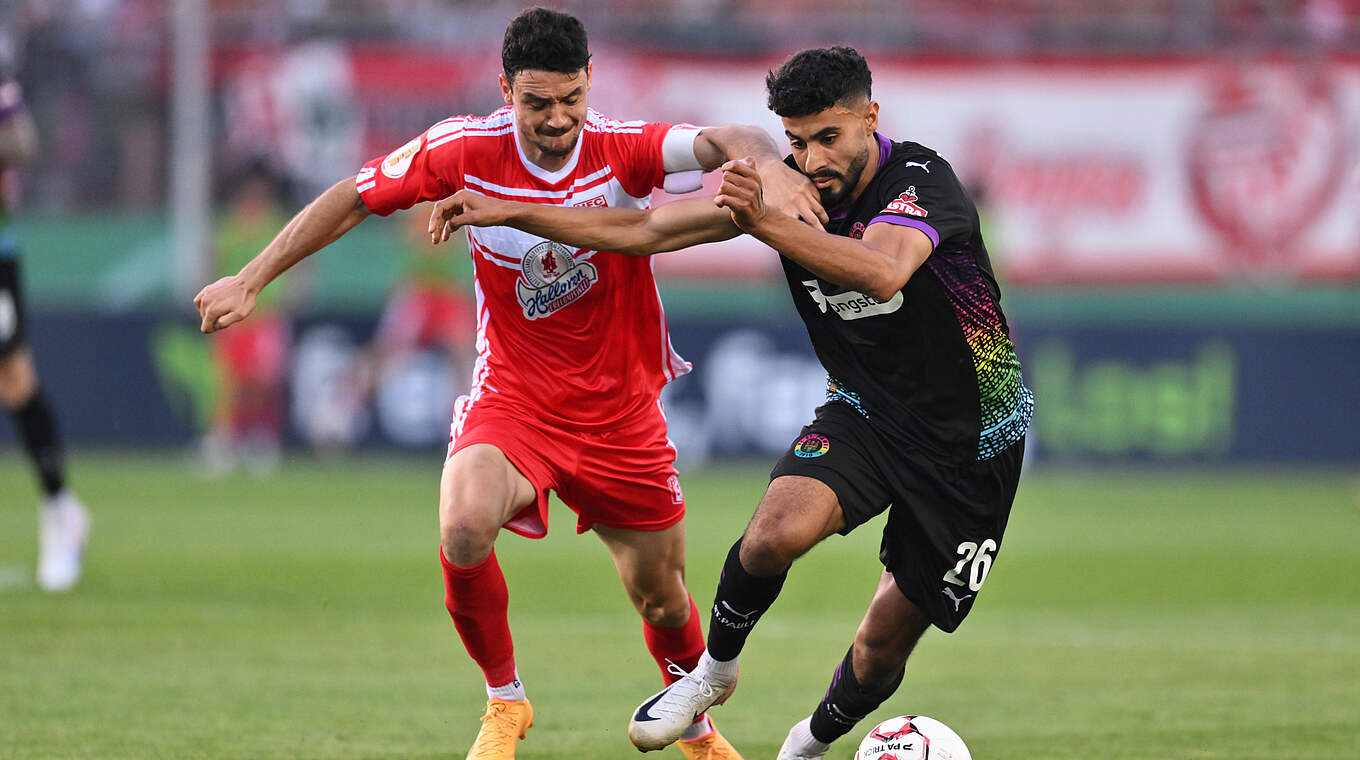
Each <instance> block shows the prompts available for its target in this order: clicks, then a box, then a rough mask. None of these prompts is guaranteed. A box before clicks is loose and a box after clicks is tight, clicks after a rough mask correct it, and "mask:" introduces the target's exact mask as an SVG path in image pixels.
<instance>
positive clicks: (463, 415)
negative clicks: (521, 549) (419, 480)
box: [440, 396, 563, 538]
mask: <svg viewBox="0 0 1360 760" xmlns="http://www.w3.org/2000/svg"><path fill="white" fill-rule="evenodd" d="M562 443H563V442H562V441H561V440H559V439H557V438H554V437H553V433H552V431H551V430H548V429H545V428H543V427H541V426H536V425H533V424H531V423H530V422H528V421H527V419H526V415H525V413H524V412H523V411H521V410H519V409H518V408H515V407H513V406H509V405H506V404H501V403H496V402H494V401H488V400H487V399H486V398H482V399H479V400H477V401H473V400H472V399H470V398H469V397H467V396H464V397H462V398H460V399H458V401H457V402H456V403H455V405H454V417H453V423H452V425H451V426H450V429H449V448H448V456H447V458H446V459H445V465H444V473H443V476H442V477H441V479H440V520H441V524H443V523H444V522H445V521H446V520H448V519H460V518H461V517H463V516H466V519H474V518H475V519H479V520H481V521H483V522H484V521H486V520H491V519H494V520H496V523H495V524H496V525H497V526H501V525H504V526H505V528H506V529H508V530H511V531H514V532H515V533H518V534H520V535H522V536H526V537H529V538H542V537H543V536H545V535H547V533H548V491H549V490H550V489H552V488H554V487H555V486H556V483H557V476H558V471H557V468H556V467H555V466H554V464H553V461H552V460H550V459H548V458H547V457H546V456H545V454H544V452H554V451H558V450H560V448H561V446H562ZM479 524H482V523H479Z"/></svg>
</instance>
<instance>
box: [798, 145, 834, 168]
mask: <svg viewBox="0 0 1360 760" xmlns="http://www.w3.org/2000/svg"><path fill="white" fill-rule="evenodd" d="M827 158H828V157H827V153H826V149H825V148H823V147H821V146H819V145H814V144H811V143H809V144H808V146H807V161H806V163H805V164H804V166H803V171H804V172H806V173H808V174H816V173H818V172H820V171H823V170H825V169H827V168H829V166H830V164H829V163H828V161H827Z"/></svg>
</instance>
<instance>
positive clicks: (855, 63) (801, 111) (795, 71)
mask: <svg viewBox="0 0 1360 760" xmlns="http://www.w3.org/2000/svg"><path fill="white" fill-rule="evenodd" d="M872 85H873V75H871V74H870V73H869V64H868V63H865V61H864V56H862V55H860V54H859V51H857V50H855V49H854V48H849V47H829V48H811V49H808V50H802V51H799V52H797V53H794V54H793V56H792V57H790V58H789V59H788V60H787V61H784V64H783V65H782V66H780V67H779V68H778V69H777V70H775V71H771V72H770V73H769V75H768V76H766V77H765V91H766V92H767V93H768V94H769V100H768V101H767V104H768V105H769V107H770V110H771V111H774V112H775V113H777V114H779V115H780V116H787V117H798V116H807V115H809V114H814V113H818V112H820V111H825V110H826V109H828V108H830V107H831V106H834V105H836V104H837V103H840V102H842V101H844V100H846V99H847V98H852V97H854V96H856V95H863V96H864V97H866V98H872V97H873V95H872V92H871V87H872Z"/></svg>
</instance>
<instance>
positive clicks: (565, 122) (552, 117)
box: [546, 104, 571, 130]
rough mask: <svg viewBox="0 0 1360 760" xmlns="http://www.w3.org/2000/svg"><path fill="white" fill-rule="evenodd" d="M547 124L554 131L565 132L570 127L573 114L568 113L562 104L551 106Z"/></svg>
mask: <svg viewBox="0 0 1360 760" xmlns="http://www.w3.org/2000/svg"><path fill="white" fill-rule="evenodd" d="M546 124H547V125H548V128H549V129H553V130H564V129H566V128H568V127H570V126H571V114H570V113H568V112H567V107H566V106H564V105H560V104H558V105H554V106H551V107H550V108H549V109H548V121H547V122H546Z"/></svg>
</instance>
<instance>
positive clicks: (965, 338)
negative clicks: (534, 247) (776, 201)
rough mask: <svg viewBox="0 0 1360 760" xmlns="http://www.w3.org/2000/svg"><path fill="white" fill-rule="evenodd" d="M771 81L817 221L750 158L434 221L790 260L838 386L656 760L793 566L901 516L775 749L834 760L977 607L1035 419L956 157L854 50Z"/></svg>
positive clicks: (773, 502) (715, 620)
mask: <svg viewBox="0 0 1360 760" xmlns="http://www.w3.org/2000/svg"><path fill="white" fill-rule="evenodd" d="M766 84H767V87H768V91H769V104H770V107H771V108H772V109H773V110H774V111H775V112H776V113H778V114H779V116H780V117H781V118H782V121H783V124H784V128H785V134H786V136H787V137H788V140H789V143H790V145H791V147H792V155H791V156H790V158H789V161H790V163H791V164H792V165H793V166H795V167H796V168H798V169H799V170H801V171H802V172H803V173H805V174H806V175H807V176H809V177H810V178H811V179H812V180H813V182H814V183H815V184H816V185H817V187H818V190H819V192H820V193H821V202H822V205H823V206H824V208H825V210H826V213H827V214H828V216H829V220H828V221H827V222H826V224H825V226H824V227H823V226H822V225H821V224H819V223H818V221H817V220H812V219H809V220H797V219H794V218H791V217H789V216H786V215H784V214H781V213H779V212H777V211H775V210H772V209H769V208H766V207H765V206H764V205H763V203H762V199H761V186H760V181H759V178H758V176H757V175H756V173H755V172H754V171H753V170H752V169H751V167H750V166H748V165H747V164H745V163H743V162H729V163H728V164H727V165H725V166H724V179H723V186H722V188H721V190H720V191H719V194H718V195H717V196H716V197H715V198H713V199H696V200H687V201H677V202H674V203H670V204H666V205H663V206H660V207H658V208H656V209H653V210H651V211H625V210H617V209H596V210H585V209H582V210H576V209H562V208H551V207H545V206H537V205H535V206H529V205H519V204H507V203H503V202H500V201H494V200H491V199H487V198H483V197H480V196H469V195H461V194H460V195H459V196H455V197H453V198H451V199H448V200H446V201H443V202H441V203H440V204H439V205H438V206H437V208H436V210H435V215H434V217H432V219H431V225H430V229H431V232H432V233H433V234H434V235H436V236H437V237H438V236H442V235H446V234H447V232H448V229H449V228H450V227H451V226H455V225H462V224H476V225H487V224H508V225H510V226H515V227H521V228H523V229H526V230H528V231H530V232H533V233H535V234H541V235H548V236H551V237H552V238H553V239H555V240H561V241H562V242H565V243H570V244H575V245H582V246H588V247H592V248H601V247H603V248H607V249H609V250H617V251H624V252H630V251H635V252H648V253H650V252H655V251H658V250H671V249H675V248H681V247H684V246H687V245H693V244H695V243H700V242H707V241H712V240H718V239H724V238H728V237H732V236H734V235H736V234H737V233H738V231H739V230H740V231H745V232H747V233H749V234H751V235H753V236H754V237H756V238H758V239H760V240H761V241H763V242H765V243H766V244H768V245H769V246H770V247H772V248H774V249H775V250H776V251H778V252H779V253H780V255H781V261H782V263H783V267H784V273H785V276H786V277H787V279H788V284H789V288H790V290H791V291H792V294H793V300H794V303H795V304H796V306H797V308H798V313H799V316H801V317H802V319H803V321H804V323H805V324H806V326H807V330H808V334H809V336H810V337H811V339H812V345H813V349H814V350H815V351H816V353H817V356H818V358H819V359H820V360H821V362H822V364H823V366H824V367H825V368H826V370H827V373H828V380H827V392H826V403H825V404H823V405H822V406H821V407H819V408H818V409H817V410H816V416H815V418H814V419H813V421H812V422H811V424H809V425H807V426H806V427H805V428H804V429H803V431H802V433H801V434H800V435H799V437H798V438H797V440H795V441H794V442H793V444H792V445H791V446H790V448H789V450H788V451H787V452H786V453H785V454H784V456H783V457H782V458H781V459H780V460H779V462H778V463H777V464H776V465H775V467H774V470H773V472H772V473H771V481H770V485H769V488H768V490H767V491H766V493H765V496H764V498H763V499H762V500H761V502H760V505H759V507H758V508H757V509H756V512H755V515H754V516H753V517H752V519H751V521H750V524H749V525H748V526H747V528H746V531H745V533H744V534H743V535H742V537H741V538H740V539H739V540H738V541H737V542H736V544H735V545H733V547H732V549H731V551H730V552H729V553H728V556H727V560H726V562H725V564H724V566H723V571H722V576H721V580H720V581H719V583H718V589H717V593H716V596H715V599H714V604H713V609H712V613H711V618H710V626H709V633H708V651H707V652H706V653H705V654H704V656H703V658H702V659H701V661H700V663H699V666H698V667H697V668H696V669H695V670H694V671H693V672H692V673H690V674H688V675H687V676H686V677H685V678H682V679H681V680H679V681H676V682H675V683H674V684H672V685H671V686H669V687H668V688H667V689H665V690H663V691H661V692H659V693H658V694H656V695H653V696H652V697H651V698H650V699H648V700H647V701H645V702H643V703H642V705H640V706H639V707H638V709H637V710H636V712H635V713H634V715H633V717H632V720H631V721H630V724H629V738H630V739H632V741H633V743H634V744H636V745H637V746H638V747H639V748H640V749H644V750H648V749H659V748H661V747H664V746H666V745H667V744H669V743H670V742H672V741H674V739H675V738H676V737H677V736H678V735H679V732H680V731H681V730H683V729H684V727H685V726H686V725H688V724H689V721H690V719H691V717H692V716H693V715H695V714H697V713H700V712H703V711H704V710H706V709H708V707H710V706H712V705H713V704H715V703H717V702H719V701H721V700H722V699H724V698H725V696H726V695H727V694H729V693H730V691H731V689H732V687H733V686H734V685H735V680H736V669H737V656H738V654H739V653H740V651H741V649H742V647H743V646H744V644H745V641H746V638H747V636H748V635H749V634H750V632H751V630H752V628H753V627H754V626H755V625H756V622H757V621H758V620H759V619H760V616H761V615H762V614H763V613H764V612H765V611H766V610H767V609H768V608H769V607H770V605H771V604H772V603H773V602H774V600H775V598H776V597H777V596H778V594H779V591H780V589H781V587H782V586H783V583H784V578H785V576H786V574H787V571H788V569H789V567H790V566H791V565H792V563H793V561H794V560H795V559H797V558H798V557H800V556H802V555H803V554H804V553H806V552H807V551H808V550H810V549H811V548H812V547H813V546H814V545H816V544H817V543H818V542H820V541H821V540H822V539H824V538H827V537H829V536H830V535H832V534H835V533H842V534H844V533H848V532H849V531H851V530H853V529H854V528H856V527H857V526H859V525H860V524H862V523H864V522H865V521H867V520H869V519H870V518H872V517H874V516H876V515H879V514H881V513H883V512H884V511H886V512H887V513H888V517H887V522H886V525H885V527H884V529H883V540H882V544H881V550H880V553H879V557H880V559H881V561H882V563H883V567H884V570H883V573H882V576H881V577H880V580H879V583H878V588H877V591H876V592H875V594H874V597H873V600H872V601H871V602H870V604H869V608H868V610H867V612H866V613H865V615H864V618H863V621H862V622H861V623H860V626H859V630H858V632H857V633H856V636H855V640H854V643H853V644H852V645H851V647H850V648H849V651H847V652H846V655H845V658H844V660H843V661H842V663H841V664H840V666H839V667H837V668H836V671H835V674H834V675H833V677H832V681H831V686H830V688H828V690H827V692H826V694H825V696H824V697H823V698H822V700H821V702H820V703H819V704H818V705H817V707H816V709H815V710H814V711H813V713H812V715H811V716H810V717H809V718H807V719H805V720H803V721H801V722H799V723H798V724H797V725H795V726H794V727H793V729H792V730H791V731H790V732H789V736H788V739H787V740H786V741H785V743H784V746H783V748H782V749H781V750H780V755H779V757H780V759H781V760H797V759H799V758H820V757H823V756H824V755H825V754H826V752H827V751H828V748H829V745H830V743H831V742H832V741H834V740H835V739H837V738H839V737H841V736H843V735H845V734H846V733H848V732H849V731H850V730H851V728H853V727H854V725H855V724H856V723H857V722H858V721H860V720H861V719H863V718H864V717H865V716H867V715H868V714H869V713H870V712H872V711H873V710H874V709H875V708H877V707H878V706H879V705H880V704H881V703H882V702H883V701H884V700H886V699H887V698H888V697H889V696H890V695H891V694H892V693H893V692H894V691H895V690H896V688H897V686H898V684H900V683H901V680H902V677H903V675H904V672H905V666H906V661H907V657H908V655H909V654H910V652H911V650H912V648H913V647H914V646H915V644H916V642H917V641H918V640H919V638H920V637H921V635H922V634H923V633H924V632H925V630H926V629H927V628H929V627H930V626H931V625H932V624H933V625H935V626H936V627H938V628H940V629H941V630H944V631H953V630H954V629H955V628H957V627H958V625H959V624H960V623H961V622H962V621H963V619H964V618H965V617H966V616H967V615H968V613H969V612H970V610H971V609H972V607H973V604H974V602H975V600H976V598H977V595H978V593H979V592H980V591H981V589H982V585H983V583H984V581H985V580H986V578H987V573H988V571H989V570H990V569H991V566H992V563H993V561H994V560H995V558H996V556H997V552H998V551H999V550H1000V548H1001V539H1002V534H1003V533H1004V531H1005V527H1006V521H1007V518H1008V517H1009V514H1010V509H1011V504H1012V501H1013V500H1014V497H1015V492H1016V486H1017V483H1018V480H1019V476H1020V466H1021V460H1022V457H1023V453H1024V439H1025V433H1026V431H1027V429H1028V427H1029V422H1030V419H1031V417H1032V414H1033V408H1034V400H1033V396H1032V394H1031V393H1030V391H1029V389H1028V388H1026V387H1025V385H1024V382H1023V379H1022V377H1021V372H1020V363H1019V361H1018V359H1017V358H1016V354H1015V349H1014V346H1013V344H1012V342H1011V338H1010V331H1009V327H1008V325H1007V323H1006V319H1005V316H1004V315H1003V313H1002V311H1001V308H1000V303H999V301H1000V292H999V290H998V288H997V285H996V280H995V278H994V277H993V275H992V270H991V264H990V261H989V259H988V256H987V251H986V247H985V246H984V244H983V241H982V236H981V233H980V231H979V225H978V217H977V211H976V209H975V208H974V207H973V203H972V201H971V200H970V199H969V197H968V195H967V193H966V192H965V191H964V189H963V188H962V186H961V185H960V183H959V181H958V179H957V178H956V177H955V175H954V172H953V170H952V168H951V167H950V165H949V163H948V162H947V161H946V160H945V159H943V158H941V157H940V156H939V155H938V154H937V153H935V152H934V151H932V150H930V149H928V148H925V147H923V146H921V145H918V144H916V143H912V142H894V141H892V140H890V139H889V138H888V137H885V136H884V135H882V134H880V133H879V132H878V104H877V103H875V102H874V101H873V100H872V97H871V77H870V73H869V68H868V65H867V64H866V63H865V61H864V59H863V58H862V57H861V56H860V55H859V53H857V52H856V51H854V50H852V49H849V48H826V49H814V50H805V51H803V52H800V53H798V54H796V55H794V56H793V57H791V58H790V59H789V60H788V61H787V62H785V63H784V65H783V66H781V67H780V68H779V69H778V70H777V71H775V72H772V73H771V74H770V76H769V78H768V79H767V82H766ZM587 215H589V216H587Z"/></svg>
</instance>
